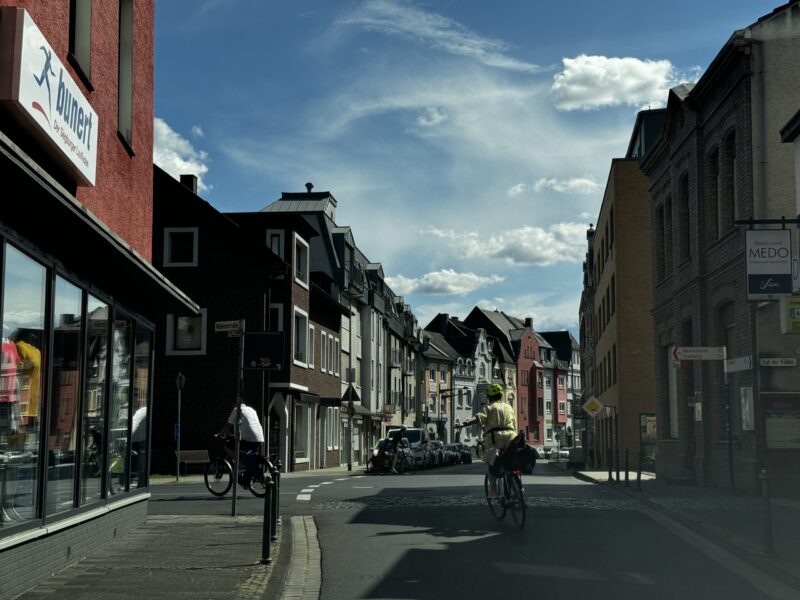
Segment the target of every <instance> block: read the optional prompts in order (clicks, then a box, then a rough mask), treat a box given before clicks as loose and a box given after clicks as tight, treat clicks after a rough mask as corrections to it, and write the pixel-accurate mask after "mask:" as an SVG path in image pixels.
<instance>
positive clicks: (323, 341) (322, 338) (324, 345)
mask: <svg viewBox="0 0 800 600" xmlns="http://www.w3.org/2000/svg"><path fill="white" fill-rule="evenodd" d="M319 368H320V370H321V371H322V372H323V373H327V372H328V334H327V333H325V332H324V331H320V332H319Z"/></svg>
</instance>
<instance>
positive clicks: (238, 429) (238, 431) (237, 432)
mask: <svg viewBox="0 0 800 600" xmlns="http://www.w3.org/2000/svg"><path fill="white" fill-rule="evenodd" d="M243 378H244V319H242V323H241V330H240V332H239V381H238V383H237V387H238V389H237V390H236V400H237V402H236V423H235V425H234V430H233V434H234V438H235V439H234V445H233V447H234V450H233V494H231V516H232V517H235V516H236V492H237V491H238V488H239V442H240V440H241V437H242V400H243V395H244V381H243Z"/></svg>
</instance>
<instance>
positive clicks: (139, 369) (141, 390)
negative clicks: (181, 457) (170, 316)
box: [131, 327, 152, 489]
mask: <svg viewBox="0 0 800 600" xmlns="http://www.w3.org/2000/svg"><path fill="white" fill-rule="evenodd" d="M151 345H152V333H151V332H149V331H147V330H146V329H144V328H142V327H137V328H136V348H135V353H134V358H133V362H134V373H133V416H132V417H131V489H133V488H134V487H144V486H146V485H147V432H148V430H149V427H148V420H147V409H148V404H149V402H148V401H149V394H148V392H149V385H150V347H151Z"/></svg>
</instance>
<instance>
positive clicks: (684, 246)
mask: <svg viewBox="0 0 800 600" xmlns="http://www.w3.org/2000/svg"><path fill="white" fill-rule="evenodd" d="M689 256H691V245H690V236H689V175H683V176H682V177H681V178H680V181H679V182H678V262H683V261H685V260H687V259H688V258H689Z"/></svg>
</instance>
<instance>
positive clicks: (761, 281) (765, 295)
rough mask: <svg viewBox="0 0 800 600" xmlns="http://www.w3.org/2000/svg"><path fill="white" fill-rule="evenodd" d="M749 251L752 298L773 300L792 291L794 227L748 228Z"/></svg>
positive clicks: (748, 287) (748, 261)
mask: <svg viewBox="0 0 800 600" xmlns="http://www.w3.org/2000/svg"><path fill="white" fill-rule="evenodd" d="M745 251H746V261H747V299H748V300H770V299H775V298H778V297H780V296H782V295H786V294H791V293H792V232H791V230H789V229H757V230H748V231H747V232H746V238H745Z"/></svg>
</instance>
